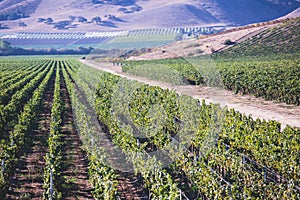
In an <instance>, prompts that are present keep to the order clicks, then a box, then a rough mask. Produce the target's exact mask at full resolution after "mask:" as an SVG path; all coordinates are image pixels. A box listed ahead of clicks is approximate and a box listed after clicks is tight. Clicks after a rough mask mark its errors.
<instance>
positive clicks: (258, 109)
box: [81, 60, 300, 129]
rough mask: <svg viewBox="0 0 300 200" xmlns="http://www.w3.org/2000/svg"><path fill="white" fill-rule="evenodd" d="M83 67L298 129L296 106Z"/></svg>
mask: <svg viewBox="0 0 300 200" xmlns="http://www.w3.org/2000/svg"><path fill="white" fill-rule="evenodd" d="M81 61H82V62H83V63H85V64H87V65H89V66H91V67H93V68H95V69H99V70H103V71H107V72H110V73H113V74H116V75H119V76H122V77H126V78H128V79H131V80H137V81H140V82H143V83H146V84H149V85H156V86H160V87H162V88H164V89H167V88H168V89H171V90H175V91H176V92H178V93H179V94H186V95H189V96H192V97H194V98H197V99H199V100H203V99H204V100H205V101H206V102H207V103H210V102H212V103H220V105H221V106H222V107H224V106H227V107H228V108H234V109H235V110H237V111H239V112H241V113H245V114H246V115H252V117H253V118H254V119H256V118H260V119H265V120H277V121H279V122H280V123H281V124H282V129H283V128H284V127H285V126H286V125H290V126H293V127H300V106H294V105H287V104H285V103H274V102H272V101H266V100H264V99H263V98H256V97H254V96H250V95H240V94H237V95H235V94H234V93H233V92H231V91H228V90H224V89H218V88H212V87H202V86H192V85H188V86H173V85H171V84H168V83H162V82H159V81H155V80H149V79H147V78H144V77H137V76H133V75H129V74H125V73H124V72H122V69H121V67H120V66H115V65H111V64H108V63H96V62H93V61H87V60H81Z"/></svg>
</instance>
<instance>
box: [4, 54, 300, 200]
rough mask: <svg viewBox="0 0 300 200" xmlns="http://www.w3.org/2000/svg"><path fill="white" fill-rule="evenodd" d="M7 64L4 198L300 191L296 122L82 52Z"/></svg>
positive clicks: (285, 194) (288, 194) (287, 195)
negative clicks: (206, 97) (242, 108)
mask: <svg viewBox="0 0 300 200" xmlns="http://www.w3.org/2000/svg"><path fill="white" fill-rule="evenodd" d="M244 62H246V61H244ZM257 62H260V61H257ZM270 62H271V61H270ZM176 63H181V62H178V61H176ZM0 68H1V71H0V74H1V79H0V87H1V118H0V119H1V121H0V122H1V124H0V126H1V130H2V131H1V135H0V136H1V146H0V150H1V151H0V156H1V157H0V159H1V171H0V172H1V176H0V180H1V181H0V184H1V187H0V188H1V195H2V196H1V198H7V199H14V198H16V197H20V196H21V197H23V198H27V199H41V198H44V199H48V198H49V197H51V196H52V197H54V198H55V199H60V198H63V199H75V198H79V199H92V198H95V199H118V198H120V199H180V198H182V199H201V198H204V199H206V198H207V199H211V198H225V199H229V198H236V199H245V198H259V199H263V198H267V199H298V198H300V197H299V185H300V183H299V178H298V177H299V176H300V174H299V172H300V169H299V168H300V166H299V163H300V162H299V159H300V157H299V141H300V138H299V136H300V132H299V129H298V128H295V127H294V128H293V127H290V126H286V127H285V128H284V129H283V130H282V129H281V125H280V123H279V122H277V121H265V120H260V119H255V120H254V119H253V118H252V117H251V116H248V115H245V114H242V113H239V112H237V111H235V110H234V109H228V108H226V107H225V108H221V107H220V105H218V104H208V103H205V102H204V101H199V100H197V99H195V98H192V97H190V96H187V95H180V94H178V93H176V92H175V91H173V90H168V89H162V88H160V87H157V86H150V85H148V84H145V83H141V82H138V81H134V80H130V79H127V78H126V77H120V76H118V75H113V74H111V73H108V72H104V71H103V70H96V69H92V68H90V67H88V66H86V65H84V64H82V63H81V62H79V61H77V60H76V59H74V58H73V59H71V58H47V57H44V58H31V57H28V58H26V57H23V58H18V59H15V58H14V59H13V58H5V59H2V60H1V63H0ZM258 69H259V68H258ZM262 69H263V68H262ZM245 70H247V69H245ZM285 71H287V70H285ZM249 73H250V71H249ZM251 73H253V72H251ZM239 74H241V73H239ZM292 75H294V74H290V75H289V74H287V75H286V76H289V77H291V78H292ZM123 76H124V75H123ZM125 76H126V75H125ZM191 77H193V76H191ZM198 78H199V80H198V79H197V80H195V82H197V83H201V80H202V79H201V77H198ZM203 80H205V77H204V79H203ZM241 80H242V79H241ZM261 82H262V81H261ZM212 83H215V82H212ZM233 85H236V84H233ZM241 88H242V89H243V88H244V87H241ZM240 90H241V89H239V90H238V91H240ZM241 91H243V90H241ZM287 96H288V95H287ZM284 97H285V96H284ZM284 99H285V98H284ZM292 99H293V98H292Z"/></svg>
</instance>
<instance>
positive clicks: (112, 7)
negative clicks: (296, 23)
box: [0, 0, 300, 32]
mask: <svg viewBox="0 0 300 200" xmlns="http://www.w3.org/2000/svg"><path fill="white" fill-rule="evenodd" d="M299 7H300V0H276V1H272V0H251V1H249V0H232V1H230V2H229V1H222V0H177V1H173V2H170V1H168V0H160V1H158V0H151V1H150V0H127V1H122V0H104V1H99V0H78V1H75V0H64V1H62V2H59V4H58V3H57V2H56V3H55V2H53V1H46V0H23V1H21V0H2V1H0V24H1V25H2V26H0V28H1V27H2V28H3V27H6V29H2V30H1V31H12V30H13V31H19V32H20V31H24V32H27V31H41V30H43V31H46V32H57V31H65V32H68V31H69V32H87V31H104V30H132V29H146V28H172V27H187V26H204V25H214V24H216V25H224V26H226V25H237V26H238V25H246V24H250V23H257V22H262V21H268V20H273V19H276V18H279V17H283V16H285V15H288V14H289V13H291V12H293V11H294V10H296V9H297V8H299ZM95 19H96V20H95ZM47 20H48V21H47Z"/></svg>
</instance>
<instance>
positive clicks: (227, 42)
mask: <svg viewBox="0 0 300 200" xmlns="http://www.w3.org/2000/svg"><path fill="white" fill-rule="evenodd" d="M224 44H225V45H233V44H235V42H232V41H231V40H229V39H227V40H225V42H224Z"/></svg>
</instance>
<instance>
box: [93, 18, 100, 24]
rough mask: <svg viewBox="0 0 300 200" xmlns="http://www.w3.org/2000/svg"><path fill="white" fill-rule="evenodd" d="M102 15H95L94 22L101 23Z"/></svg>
mask: <svg viewBox="0 0 300 200" xmlns="http://www.w3.org/2000/svg"><path fill="white" fill-rule="evenodd" d="M101 20H102V19H101V17H94V18H92V22H93V23H96V24H99V23H100V22H101Z"/></svg>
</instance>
